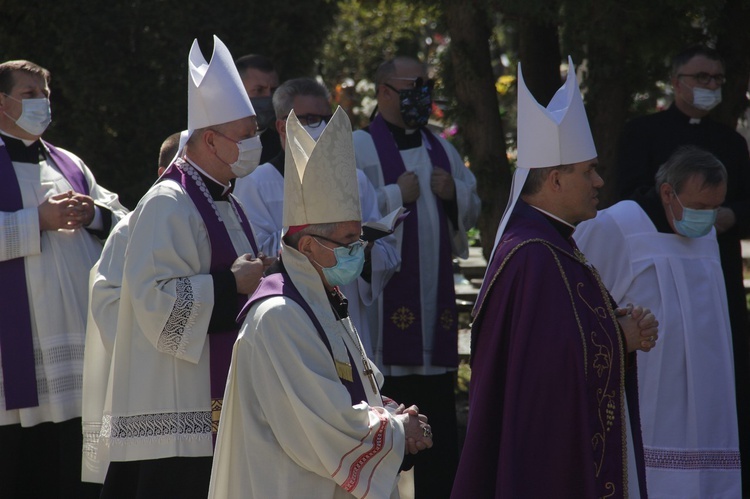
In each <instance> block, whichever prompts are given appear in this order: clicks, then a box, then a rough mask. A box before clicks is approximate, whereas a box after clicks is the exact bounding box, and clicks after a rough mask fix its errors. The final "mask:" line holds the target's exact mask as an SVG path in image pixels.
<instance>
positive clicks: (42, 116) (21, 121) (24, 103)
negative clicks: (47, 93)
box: [5, 94, 52, 136]
mask: <svg viewBox="0 0 750 499" xmlns="http://www.w3.org/2000/svg"><path fill="white" fill-rule="evenodd" d="M5 95H6V96H8V97H9V98H11V99H13V100H14V101H16V102H20V103H21V116H19V117H18V119H17V120H14V121H15V122H16V125H18V126H19V127H21V128H22V129H23V130H25V131H27V132H29V133H30V134H31V135H36V136H41V135H42V134H43V133H44V131H45V130H46V129H47V127H48V126H49V124H50V123H51V122H52V111H51V110H50V106H49V99H48V98H46V97H43V98H39V99H21V100H20V101H19V100H18V99H16V98H15V97H12V96H10V95H8V94H5ZM5 115H6V116H8V114H7V113H5ZM8 118H10V116H8ZM11 119H13V118H11Z"/></svg>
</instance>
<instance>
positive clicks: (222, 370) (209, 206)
mask: <svg viewBox="0 0 750 499" xmlns="http://www.w3.org/2000/svg"><path fill="white" fill-rule="evenodd" d="M186 167H188V168H189V169H190V170H192V171H193V174H194V175H199V173H198V172H197V170H195V169H194V168H193V167H192V166H190V165H188V164H187V163H186V162H185V161H183V160H182V159H177V160H176V161H175V162H174V163H172V165H170V167H169V168H167V171H165V172H164V174H163V175H162V176H161V178H160V180H164V179H171V180H173V181H175V182H177V183H178V184H180V185H181V186H182V187H183V189H185V192H187V194H188V196H190V200H191V201H192V202H193V204H194V205H195V207H196V209H197V210H198V213H199V214H200V216H201V219H203V223H204V224H205V226H206V232H208V240H209V243H210V244H211V272H220V271H225V270H228V269H230V268H231V267H232V263H234V261H235V260H236V259H237V257H238V256H239V255H237V252H236V251H235V249H234V246H233V245H232V240H231V239H230V237H229V233H228V232H227V229H226V226H225V225H224V222H223V221H222V220H220V219H219V217H218V216H217V212H216V207H215V206H214V204H213V202H211V201H209V199H208V197H207V196H210V195H209V194H208V193H207V192H206V193H204V192H203V191H202V190H201V187H200V186H199V185H198V183H197V182H196V181H195V180H194V179H193V178H192V177H191V175H190V173H188V172H186V171H185V170H186V169H187V168H186ZM203 189H205V186H204V187H203ZM227 199H228V200H229V202H230V203H232V206H234V209H235V211H236V212H237V214H238V215H239V218H240V225H241V226H242V231H243V232H244V233H245V237H247V240H248V241H249V242H250V246H251V247H252V248H253V252H254V253H255V254H256V255H257V254H258V246H257V245H256V244H255V238H254V237H253V231H252V229H251V228H250V222H249V221H248V219H247V216H246V215H245V212H244V211H243V210H242V207H241V206H239V205H238V203H237V201H236V200H235V199H234V198H233V196H229V197H228V198H227ZM237 300H238V305H239V306H241V305H242V303H244V301H245V300H244V299H243V297H242V295H238V297H237ZM238 332H239V327H238V328H237V329H234V330H232V331H222V332H211V331H209V335H208V344H209V352H210V372H211V412H212V414H213V416H212V423H213V434H214V437H215V436H216V431H217V429H218V424H219V418H218V416H219V414H220V413H221V405H222V402H223V400H224V387H225V386H226V383H227V375H228V374H229V363H230V362H231V360H232V347H233V346H234V341H235V340H236V339H237V333H238Z"/></svg>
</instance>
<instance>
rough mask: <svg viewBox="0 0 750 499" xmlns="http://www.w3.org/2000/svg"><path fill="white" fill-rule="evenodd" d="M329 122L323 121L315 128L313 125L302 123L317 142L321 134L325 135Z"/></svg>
mask: <svg viewBox="0 0 750 499" xmlns="http://www.w3.org/2000/svg"><path fill="white" fill-rule="evenodd" d="M326 125H327V123H326V122H325V120H324V121H321V123H320V124H319V125H318V126H316V127H315V128H313V127H311V126H310V125H302V128H304V129H305V130H306V131H307V133H308V134H309V135H310V137H312V139H313V140H314V141H315V142H317V141H318V139H319V138H320V136H321V135H323V130H325V129H326Z"/></svg>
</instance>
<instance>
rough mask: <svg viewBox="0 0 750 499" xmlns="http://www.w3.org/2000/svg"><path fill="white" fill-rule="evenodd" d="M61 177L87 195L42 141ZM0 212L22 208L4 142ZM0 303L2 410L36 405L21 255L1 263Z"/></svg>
mask: <svg viewBox="0 0 750 499" xmlns="http://www.w3.org/2000/svg"><path fill="white" fill-rule="evenodd" d="M42 143H43V144H44V145H45V146H46V147H47V149H48V151H49V153H50V156H51V158H52V161H53V162H54V164H55V166H57V168H58V169H59V170H60V173H62V175H63V177H65V179H66V180H67V181H68V183H69V184H70V185H71V186H72V187H73V190H75V191H76V192H78V193H82V194H88V193H89V186H88V183H87V182H86V177H85V176H84V175H83V172H82V171H81V169H80V168H79V167H78V165H76V164H75V163H74V162H73V160H71V159H70V158H69V157H68V156H67V155H65V154H63V153H61V152H60V151H59V150H58V149H57V148H56V147H54V146H52V145H51V144H48V143H47V142H42ZM0 178H1V179H3V180H2V182H0V211H5V212H15V211H18V210H21V209H23V198H22V195H21V188H20V187H19V185H18V179H17V178H16V173H15V170H13V162H12V161H11V159H10V155H9V154H8V151H7V149H6V148H5V144H2V143H1V142H0ZM0 276H1V277H0V279H1V280H2V283H3V285H2V286H0V303H2V304H3V309H4V310H8V311H11V313H10V314H7V316H6V317H5V318H4V319H3V320H1V321H0V358H2V363H3V385H4V388H5V409H6V410H11V409H21V408H24V407H37V406H38V405H39V396H38V394H37V385H36V368H35V365H34V341H33V339H32V335H31V308H30V304H29V297H28V291H27V289H28V288H27V285H26V266H25V263H24V258H23V257H21V258H14V259H12V260H6V261H4V262H0Z"/></svg>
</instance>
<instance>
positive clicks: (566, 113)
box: [453, 59, 658, 498]
mask: <svg viewBox="0 0 750 499" xmlns="http://www.w3.org/2000/svg"><path fill="white" fill-rule="evenodd" d="M568 62H569V66H568V67H569V71H568V76H567V80H566V82H565V84H564V85H563V86H562V87H561V88H560V89H559V90H558V92H557V93H556V94H555V96H554V97H553V98H552V101H551V102H550V103H549V105H548V106H547V108H546V109H545V108H543V107H542V106H540V105H539V104H537V102H536V101H535V100H534V98H533V97H532V96H531V94H530V93H529V91H528V90H527V89H526V86H525V84H524V81H523V75H522V73H521V67H520V64H519V69H518V74H519V78H518V80H519V86H518V88H519V89H518V168H517V169H516V172H515V173H514V177H513V186H512V193H511V197H510V201H509V204H508V207H507V208H506V213H505V215H504V216H503V219H502V221H501V222H500V226H499V228H498V238H497V240H496V247H495V250H494V252H493V256H492V257H491V259H490V265H489V267H488V269H487V273H486V275H485V279H484V282H483V285H482V288H481V290H480V294H479V297H478V300H477V304H476V306H475V309H474V323H473V325H472V377H471V385H470V391H469V421H468V427H467V435H466V441H465V443H464V447H463V452H462V455H461V460H460V463H459V470H458V474H457V475H456V483H455V485H454V487H453V497H455V498H463V497H472V498H474V497H478V498H482V497H571V498H573V497H575V498H579V497H645V494H646V487H645V485H646V484H645V479H644V476H645V474H644V468H643V449H642V444H641V439H640V425H639V416H638V398H637V395H638V392H637V378H636V373H637V371H636V366H635V353H634V352H635V350H636V349H641V350H644V351H648V350H650V349H651V348H653V347H654V345H655V342H656V339H657V326H658V322H657V321H656V319H655V317H654V316H653V314H651V313H650V311H649V310H648V309H644V308H642V307H640V306H635V307H629V308H626V309H617V308H615V305H614V302H613V300H612V299H611V297H610V295H609V293H608V292H607V290H606V289H605V287H604V285H603V284H602V282H601V279H600V278H599V276H598V274H597V272H596V269H594V268H593V267H591V266H590V265H589V264H588V263H587V261H586V259H585V256H584V255H583V254H582V253H581V252H580V251H579V250H578V249H577V247H576V246H575V243H574V242H573V240H572V238H571V236H572V234H573V232H574V230H575V225H576V224H577V223H579V222H581V221H583V220H586V219H589V218H592V217H594V216H595V215H596V205H597V203H598V198H597V192H598V189H599V188H601V187H602V185H603V184H604V182H603V181H602V179H601V177H600V176H599V175H598V173H597V172H596V166H597V157H596V156H597V155H596V149H595V147H594V143H593V139H592V136H591V132H590V130H589V126H588V120H587V118H586V113H585V109H584V107H583V101H582V99H581V94H580V92H579V90H578V85H577V82H576V78H575V69H574V67H573V64H572V61H571V60H570V59H569V60H568Z"/></svg>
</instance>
